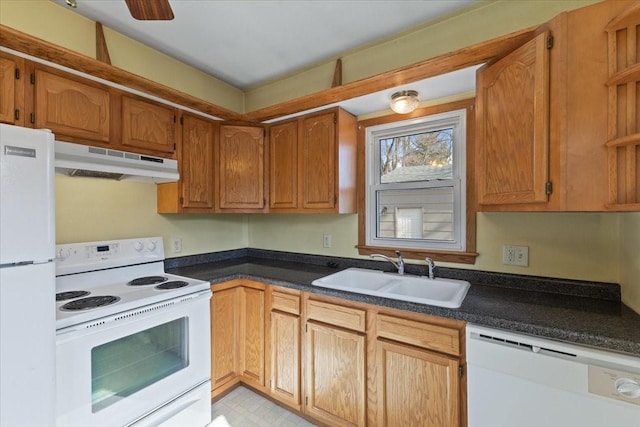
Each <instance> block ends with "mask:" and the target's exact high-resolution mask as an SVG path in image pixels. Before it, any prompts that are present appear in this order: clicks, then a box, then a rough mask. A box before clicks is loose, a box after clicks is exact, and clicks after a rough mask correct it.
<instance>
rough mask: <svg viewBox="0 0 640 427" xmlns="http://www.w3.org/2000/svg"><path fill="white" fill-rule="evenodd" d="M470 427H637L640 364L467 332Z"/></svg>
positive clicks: (482, 330)
mask: <svg viewBox="0 0 640 427" xmlns="http://www.w3.org/2000/svg"><path fill="white" fill-rule="evenodd" d="M466 345H467V386H468V390H467V391H468V410H469V413H468V416H469V424H468V425H469V427H540V426H545V427H574V426H575V427H640V358H638V357H632V356H627V355H622V354H618V353H610V352H605V351H599V350H595V349H590V348H586V347H581V346H577V345H571V344H565V343H560V342H556V341H551V340H546V339H542V338H537V337H532V336H528V335H519V334H514V333H511V332H505V331H501V330H496V329H490V328H486V327H481V326H475V325H467V343H466Z"/></svg>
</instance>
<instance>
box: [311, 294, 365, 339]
mask: <svg viewBox="0 0 640 427" xmlns="http://www.w3.org/2000/svg"><path fill="white" fill-rule="evenodd" d="M307 318H308V319H312V320H317V321H319V322H323V323H328V324H331V325H335V326H340V327H342V328H347V329H351V330H354V331H358V332H364V331H365V327H366V312H365V311H364V310H359V309H357V308H350V307H343V306H341V305H336V304H329V303H326V302H320V301H313V300H308V301H307Z"/></svg>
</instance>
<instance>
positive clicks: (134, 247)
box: [133, 241, 144, 252]
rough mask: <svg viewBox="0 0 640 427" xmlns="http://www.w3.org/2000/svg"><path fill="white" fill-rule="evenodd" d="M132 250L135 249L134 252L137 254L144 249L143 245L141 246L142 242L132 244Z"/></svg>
mask: <svg viewBox="0 0 640 427" xmlns="http://www.w3.org/2000/svg"><path fill="white" fill-rule="evenodd" d="M133 249H135V250H136V251H138V252H141V251H142V250H143V249H144V245H143V244H142V242H140V241H138V242H135V243H134V244H133Z"/></svg>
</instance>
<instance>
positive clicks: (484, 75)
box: [476, 33, 549, 204]
mask: <svg viewBox="0 0 640 427" xmlns="http://www.w3.org/2000/svg"><path fill="white" fill-rule="evenodd" d="M548 36H549V33H543V34H540V35H539V36H537V37H536V38H535V39H533V40H531V41H530V42H528V43H526V44H525V45H523V46H521V47H520V48H518V49H517V50H515V51H514V52H512V53H511V54H509V55H508V56H506V57H504V58H502V59H501V60H499V61H498V62H496V63H495V64H492V65H489V66H487V67H485V68H482V69H480V70H479V71H478V74H477V84H476V87H477V89H476V93H477V99H476V105H477V113H476V117H477V127H478V139H477V144H476V146H477V162H478V165H477V166H478V168H477V180H478V201H479V203H480V204H512V203H544V202H546V201H547V199H548V195H547V182H548V173H549V50H548V49H547V38H548Z"/></svg>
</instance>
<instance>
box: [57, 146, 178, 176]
mask: <svg viewBox="0 0 640 427" xmlns="http://www.w3.org/2000/svg"><path fill="white" fill-rule="evenodd" d="M55 167H56V173H59V174H62V175H68V176H79V177H93V178H107V179H113V180H117V181H123V180H131V181H143V182H154V183H156V184H160V183H163V182H175V181H177V180H178V179H179V178H180V176H179V175H178V162H177V161H176V160H174V159H164V158H162V157H154V156H148V155H146V154H137V153H130V152H127V151H119V150H111V149H108V148H101V147H91V146H88V145H81V144H74V143H71V142H63V141H56V142H55Z"/></svg>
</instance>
